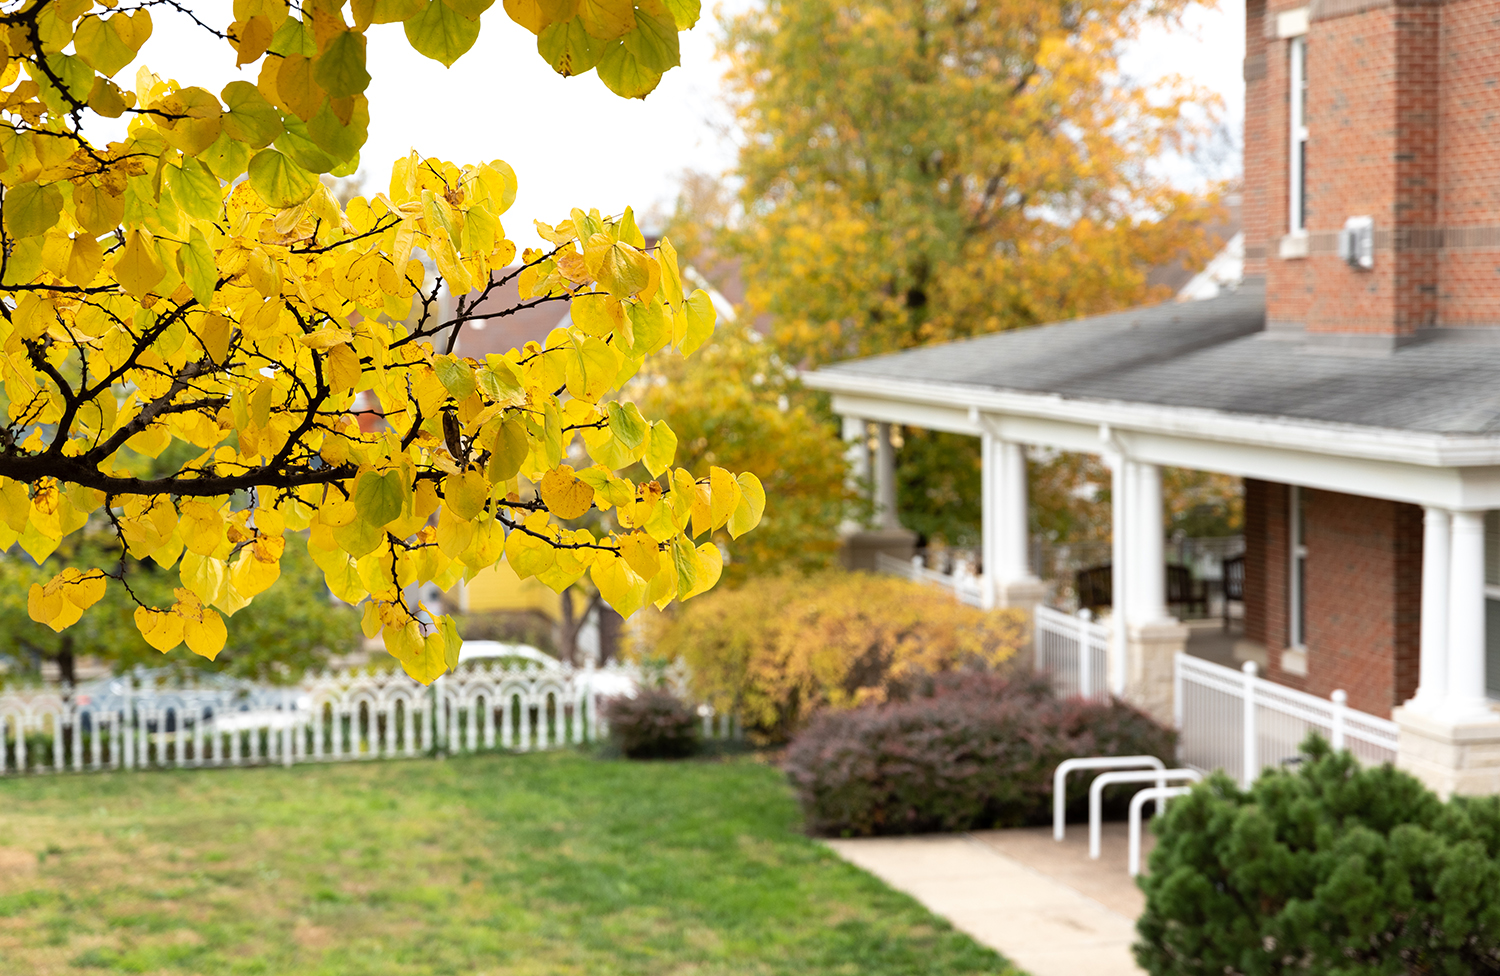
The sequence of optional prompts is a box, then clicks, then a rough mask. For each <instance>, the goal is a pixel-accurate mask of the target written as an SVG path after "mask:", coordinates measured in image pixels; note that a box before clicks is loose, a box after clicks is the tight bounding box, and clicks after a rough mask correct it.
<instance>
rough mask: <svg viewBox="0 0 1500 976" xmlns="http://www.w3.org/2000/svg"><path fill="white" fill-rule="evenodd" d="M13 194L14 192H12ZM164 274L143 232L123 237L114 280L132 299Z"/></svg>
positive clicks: (116, 260) (154, 247)
mask: <svg viewBox="0 0 1500 976" xmlns="http://www.w3.org/2000/svg"><path fill="white" fill-rule="evenodd" d="M12 192H14V191H12ZM165 274H166V269H164V268H163V267H162V266H161V262H160V261H159V260H158V259H157V256H156V244H155V243H154V242H153V241H152V239H151V235H150V234H148V233H146V232H145V231H143V230H132V231H129V232H127V233H126V235H125V246H124V247H123V248H122V249H121V250H120V256H119V257H117V258H116V259H115V279H116V280H117V281H119V282H120V284H121V286H123V287H124V289H125V290H126V291H127V292H129V293H130V294H131V296H132V297H134V298H144V297H146V295H148V294H149V293H150V292H151V289H152V288H153V287H154V286H155V285H156V283H157V282H159V281H161V279H162V276H163V275H165Z"/></svg>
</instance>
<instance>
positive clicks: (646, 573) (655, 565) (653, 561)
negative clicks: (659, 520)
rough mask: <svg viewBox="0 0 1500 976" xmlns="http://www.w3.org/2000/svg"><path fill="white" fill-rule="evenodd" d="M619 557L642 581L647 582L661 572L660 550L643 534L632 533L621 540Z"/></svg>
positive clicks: (653, 540) (654, 541)
mask: <svg viewBox="0 0 1500 976" xmlns="http://www.w3.org/2000/svg"><path fill="white" fill-rule="evenodd" d="M620 555H621V556H622V557H623V558H624V560H625V562H627V563H629V564H630V568H631V569H633V570H635V574H636V575H637V576H639V577H640V578H641V579H643V580H648V581H649V580H650V579H651V578H652V577H653V576H655V575H656V574H657V573H659V572H661V549H660V547H659V546H658V545H657V542H656V540H655V539H653V538H651V537H650V536H649V535H647V534H646V533H644V532H632V533H630V534H629V535H627V536H625V537H623V538H621V539H620Z"/></svg>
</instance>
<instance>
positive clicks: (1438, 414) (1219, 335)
mask: <svg viewBox="0 0 1500 976" xmlns="http://www.w3.org/2000/svg"><path fill="white" fill-rule="evenodd" d="M807 382H808V384H809V385H811V386H813V387H817V388H822V389H828V390H832V391H835V392H845V393H860V392H867V393H872V394H874V393H879V394H882V395H884V396H887V397H889V396H892V395H893V394H894V393H895V388H896V387H899V386H905V385H907V384H916V385H920V386H922V387H924V388H925V390H926V391H928V392H929V394H930V391H932V390H933V389H935V388H939V387H946V388H949V389H952V390H953V392H954V394H955V395H956V400H966V401H970V402H972V401H971V396H972V394H973V393H976V392H981V391H983V392H1012V393H1022V394H1026V393H1030V394H1042V395H1047V396H1049V397H1053V398H1060V399H1061V400H1063V401H1079V402H1093V403H1095V404H1119V405H1122V406H1123V405H1149V406H1154V407H1181V408H1189V409H1191V410H1193V411H1195V412H1197V411H1212V412H1215V413H1220V414H1230V415H1237V416H1240V417H1243V418H1247V419H1249V418H1257V419H1281V418H1284V419H1285V420H1289V421H1291V422H1292V423H1293V424H1295V425H1298V426H1300V425H1301V424H1299V423H1298V422H1299V421H1300V422H1302V423H1309V422H1310V423H1311V424H1312V425H1315V426H1318V427H1324V428H1325V431H1326V425H1335V426H1339V427H1344V426H1353V427H1359V428H1365V429H1367V430H1370V429H1373V430H1380V431H1391V432H1401V433H1405V434H1407V435H1413V434H1414V435H1418V437H1419V438H1420V436H1421V435H1428V436H1431V435H1439V439H1440V440H1445V441H1449V440H1450V439H1454V438H1458V439H1463V440H1465V441H1469V440H1470V439H1471V438H1476V437H1477V438H1481V439H1485V440H1488V439H1490V438H1494V439H1495V442H1496V443H1497V444H1500V345H1478V344H1468V343H1462V342H1451V341H1449V342H1429V343H1423V344H1419V345H1413V346H1408V347H1406V348H1403V349H1400V350H1398V351H1396V352H1393V353H1389V354H1386V355H1374V356H1372V355H1368V354H1364V355H1360V354H1350V353H1349V352H1347V351H1341V350H1338V349H1331V348H1327V347H1319V346H1313V345H1309V344H1307V343H1304V342H1299V341H1292V340H1289V339H1287V338H1282V337H1279V336H1277V335H1275V334H1273V333H1267V332H1266V331H1265V292H1264V290H1263V288H1261V287H1258V286H1256V285H1253V284H1247V285H1246V286H1245V287H1242V288H1241V289H1240V290H1239V291H1237V292H1234V293H1232V294H1228V295H1224V296H1221V297H1219V298H1213V299H1207V300H1204V301H1197V302H1169V303H1166V304H1162V305H1153V306H1147V307H1143V308H1136V309H1131V310H1129V311H1125V312H1119V313H1115V314H1111V315H1100V316H1094V317H1091V318H1084V319H1077V320H1074V321H1070V322H1062V323H1058V324H1055V325H1047V326H1040V327H1037V328H1033V329H1024V330H1020V331H1015V332H1002V333H997V334H993V335H986V336H980V337H978V338H974V339H968V340H963V341H958V342H951V343H943V344H938V345H932V346H926V347H923V348H920V349H912V350H908V351H906V352H900V353H892V354H889V355H883V356H872V357H869V358H866V359H856V360H850V361H846V362H841V363H836V364H833V365H831V366H827V367H824V368H822V369H819V370H817V371H815V372H813V373H810V374H808V376H807ZM966 394H968V396H966ZM897 396H899V394H897ZM924 399H927V397H924ZM929 402H931V401H930V400H929ZM1028 412H1029V411H1028ZM1471 446H1473V445H1472V442H1471Z"/></svg>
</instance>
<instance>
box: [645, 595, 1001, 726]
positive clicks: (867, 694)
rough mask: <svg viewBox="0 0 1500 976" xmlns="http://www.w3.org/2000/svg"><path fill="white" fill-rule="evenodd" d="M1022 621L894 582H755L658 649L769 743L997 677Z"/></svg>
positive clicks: (690, 619)
mask: <svg viewBox="0 0 1500 976" xmlns="http://www.w3.org/2000/svg"><path fill="white" fill-rule="evenodd" d="M1022 636H1023V635H1022V616H1021V614H1020V613H1019V612H1016V611H1006V610H999V611H990V612H986V611H982V610H977V609H975V608H973V607H969V606H965V605H964V604H961V603H959V602H958V601H956V600H954V599H953V597H952V596H951V595H949V594H947V593H944V592H943V591H941V590H937V589H934V588H932V587H928V586H923V585H921V584H919V583H912V582H909V581H907V580H902V579H897V578H893V577H887V576H873V575H865V574H849V573H823V574H819V575H815V576H807V577H803V576H782V577H767V578H761V579H755V580H751V581H750V582H748V583H746V584H745V585H744V586H743V587H741V588H739V589H738V590H730V591H723V592H719V593H715V594H713V595H712V596H711V597H708V598H706V599H704V600H700V601H697V602H695V603H692V604H688V605H686V606H684V607H683V608H682V609H681V612H680V613H679V614H678V615H677V616H676V617H675V618H674V619H673V620H672V621H671V622H670V623H668V624H666V625H665V626H664V627H663V628H662V630H661V633H660V634H659V635H658V636H657V639H656V640H655V642H654V648H653V650H654V653H655V654H657V655H659V656H662V657H664V658H668V659H673V658H680V659H681V660H683V661H685V662H687V664H688V666H689V667H690V668H691V670H692V674H693V681H694V686H695V687H694V690H695V691H696V692H697V693H698V695H699V696H700V697H702V698H704V699H706V700H707V701H708V702H709V703H710V704H712V705H713V706H714V707H715V708H716V709H717V710H719V711H721V712H727V713H730V714H734V715H737V716H739V718H740V721H741V722H742V723H743V724H744V726H745V728H746V729H747V730H749V731H750V732H751V733H752V734H754V735H756V736H758V737H760V738H761V739H762V740H765V741H784V740H785V739H786V738H787V737H788V736H790V735H791V734H792V733H794V732H795V731H796V730H797V729H799V728H801V727H802V725H803V724H804V723H805V722H806V721H807V718H808V717H809V716H810V715H811V714H813V713H814V712H815V711H817V710H818V709H821V708H831V709H845V708H852V707H854V706H856V705H860V704H864V703H867V702H880V701H885V700H886V699H888V698H891V697H892V696H897V697H899V696H900V695H902V694H905V693H906V692H908V691H909V690H910V689H912V688H913V687H915V686H917V685H918V684H919V683H920V682H922V681H923V680H925V679H926V678H928V677H930V676H932V675H935V674H941V673H944V672H949V671H955V670H957V669H960V668H978V669H987V668H994V667H996V666H998V665H1000V664H1002V663H1004V662H1005V661H1006V660H1008V659H1009V658H1010V657H1011V656H1012V655H1013V654H1014V653H1015V650H1016V648H1017V646H1019V644H1020V642H1021V640H1022Z"/></svg>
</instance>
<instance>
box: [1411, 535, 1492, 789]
mask: <svg viewBox="0 0 1500 976" xmlns="http://www.w3.org/2000/svg"><path fill="white" fill-rule="evenodd" d="M1424 523H1425V531H1424V533H1423V538H1422V545H1423V550H1422V652H1421V654H1422V656H1421V667H1422V673H1421V675H1420V677H1419V681H1420V687H1419V689H1418V691H1417V694H1416V696H1415V697H1414V698H1413V699H1412V700H1411V702H1410V703H1409V704H1408V705H1407V706H1406V707H1403V708H1398V709H1396V710H1395V713H1394V715H1393V716H1392V717H1393V718H1394V719H1395V720H1396V724H1397V726H1398V727H1399V728H1400V735H1399V737H1398V740H1397V741H1398V745H1397V752H1396V765H1397V766H1399V767H1400V768H1402V769H1404V770H1406V771H1407V772H1409V773H1411V774H1413V775H1414V776H1416V777H1417V778H1418V779H1420V780H1422V781H1423V782H1424V783H1426V784H1427V785H1428V786H1429V787H1431V788H1432V789H1434V790H1436V791H1437V792H1438V793H1440V794H1441V795H1443V796H1450V795H1452V794H1454V793H1467V794H1471V795H1473V794H1487V793H1500V714H1496V712H1495V711H1494V709H1493V708H1491V706H1490V703H1489V701H1488V700H1487V699H1486V697H1485V681H1484V678H1485V675H1484V650H1485V612H1484V609H1485V608H1484V513H1483V512H1453V513H1451V514H1450V513H1448V512H1446V511H1444V510H1442V509H1438V508H1429V509H1427V512H1426V516H1425V518H1424Z"/></svg>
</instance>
